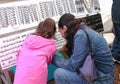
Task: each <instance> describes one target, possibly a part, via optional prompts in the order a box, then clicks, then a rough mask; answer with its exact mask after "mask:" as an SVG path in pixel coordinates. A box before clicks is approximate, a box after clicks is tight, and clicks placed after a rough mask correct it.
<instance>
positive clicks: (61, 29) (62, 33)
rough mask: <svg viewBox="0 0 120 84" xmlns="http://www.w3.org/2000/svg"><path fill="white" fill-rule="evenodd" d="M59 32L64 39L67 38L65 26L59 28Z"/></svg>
mask: <svg viewBox="0 0 120 84" xmlns="http://www.w3.org/2000/svg"><path fill="white" fill-rule="evenodd" d="M59 31H60V33H61V35H62V37H63V38H65V37H66V31H67V27H66V26H63V28H59Z"/></svg>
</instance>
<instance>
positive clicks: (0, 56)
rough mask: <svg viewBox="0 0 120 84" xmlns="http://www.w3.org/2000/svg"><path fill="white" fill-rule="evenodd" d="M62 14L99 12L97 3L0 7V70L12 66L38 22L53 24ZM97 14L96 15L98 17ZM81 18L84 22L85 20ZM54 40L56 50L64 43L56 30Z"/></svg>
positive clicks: (43, 0) (64, 0)
mask: <svg viewBox="0 0 120 84" xmlns="http://www.w3.org/2000/svg"><path fill="white" fill-rule="evenodd" d="M64 13H72V14H74V15H75V16H76V17H77V18H85V17H88V16H93V15H95V14H97V13H100V6H99V2H98V0H38V1H19V2H12V3H4V4H0V63H1V67H2V69H3V70H4V69H7V68H10V67H12V66H14V65H15V64H16V55H17V51H18V50H19V49H20V47H21V44H22V43H23V41H24V39H25V37H26V36H27V35H28V34H30V33H33V32H34V30H35V28H36V27H37V25H38V23H39V22H40V21H42V20H44V19H45V18H47V17H51V18H53V19H54V20H55V21H56V25H57V21H58V19H59V18H60V16H61V15H63V14H64ZM86 15H87V16H86ZM98 15H99V16H100V14H98ZM99 18H100V20H99V23H100V22H101V21H102V20H101V17H99ZM85 19H86V20H87V18H85ZM95 24H97V22H96V23H95ZM101 24H102V23H101ZM101 27H102V26H101ZM56 38H57V39H56V44H57V49H60V48H61V47H62V45H64V44H65V40H64V39H63V38H62V37H61V35H60V33H59V32H58V31H57V33H56Z"/></svg>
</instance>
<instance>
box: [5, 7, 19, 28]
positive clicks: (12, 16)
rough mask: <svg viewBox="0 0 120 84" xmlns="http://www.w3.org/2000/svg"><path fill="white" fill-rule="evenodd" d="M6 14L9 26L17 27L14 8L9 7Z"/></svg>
mask: <svg viewBox="0 0 120 84" xmlns="http://www.w3.org/2000/svg"><path fill="white" fill-rule="evenodd" d="M6 13H7V18H8V25H11V26H14V25H17V22H16V17H15V9H14V7H7V8H6Z"/></svg>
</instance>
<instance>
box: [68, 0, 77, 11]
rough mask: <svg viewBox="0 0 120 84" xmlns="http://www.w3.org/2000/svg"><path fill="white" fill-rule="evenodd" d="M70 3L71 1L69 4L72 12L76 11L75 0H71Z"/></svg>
mask: <svg viewBox="0 0 120 84" xmlns="http://www.w3.org/2000/svg"><path fill="white" fill-rule="evenodd" d="M68 3H69V4H68V5H69V8H70V12H72V13H76V10H75V4H74V0H69V1H68Z"/></svg>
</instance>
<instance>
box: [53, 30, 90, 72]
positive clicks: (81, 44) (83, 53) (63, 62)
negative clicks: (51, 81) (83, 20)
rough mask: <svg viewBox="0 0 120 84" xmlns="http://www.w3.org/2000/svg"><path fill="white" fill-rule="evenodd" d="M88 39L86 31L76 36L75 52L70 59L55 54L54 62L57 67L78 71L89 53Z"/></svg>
mask: <svg viewBox="0 0 120 84" xmlns="http://www.w3.org/2000/svg"><path fill="white" fill-rule="evenodd" d="M88 51H89V49H88V41H87V37H86V35H85V33H84V31H82V30H81V31H80V32H79V33H78V34H76V35H75V37H74V49H73V54H72V55H71V57H70V58H69V59H65V58H64V57H60V56H57V55H55V56H54V58H53V64H55V65H56V66H57V67H60V68H64V69H67V70H70V71H77V70H78V69H79V67H81V66H82V65H83V62H84V60H85V58H86V57H87V55H88V53H89V52H88Z"/></svg>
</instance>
